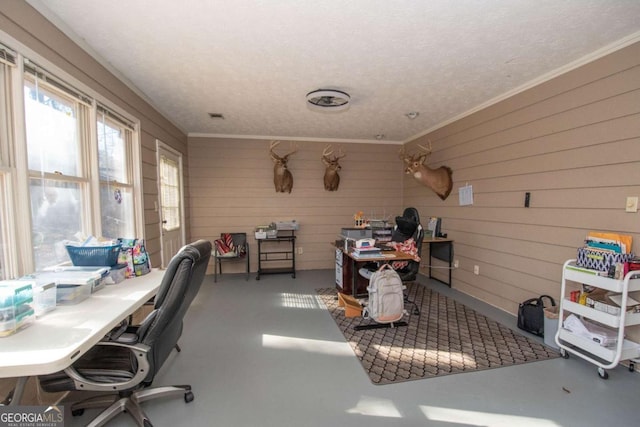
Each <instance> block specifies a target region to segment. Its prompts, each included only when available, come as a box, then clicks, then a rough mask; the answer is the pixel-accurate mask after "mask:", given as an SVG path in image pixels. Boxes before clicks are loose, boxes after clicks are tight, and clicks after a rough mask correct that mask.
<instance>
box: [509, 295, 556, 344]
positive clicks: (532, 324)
mask: <svg viewBox="0 0 640 427" xmlns="http://www.w3.org/2000/svg"><path fill="white" fill-rule="evenodd" d="M544 298H548V299H549V301H550V302H551V306H554V305H556V302H555V301H554V299H553V298H551V297H550V296H549V295H542V296H541V297H540V298H531V299H528V300H526V301H525V302H521V303H520V304H519V306H518V328H520V329H522V330H523V331H527V332H531V333H532V334H535V335H538V336H540V337H543V336H544V301H543V299H544Z"/></svg>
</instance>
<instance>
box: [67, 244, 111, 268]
mask: <svg viewBox="0 0 640 427" xmlns="http://www.w3.org/2000/svg"><path fill="white" fill-rule="evenodd" d="M65 246H66V248H67V252H68V253H69V258H71V262H72V263H73V265H76V266H83V267H86V266H96V267H111V266H113V265H116V264H117V263H118V255H120V248H121V247H122V244H120V243H118V244H116V245H111V246H72V245H65Z"/></svg>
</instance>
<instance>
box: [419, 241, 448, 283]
mask: <svg viewBox="0 0 640 427" xmlns="http://www.w3.org/2000/svg"><path fill="white" fill-rule="evenodd" d="M422 243H423V244H425V243H426V244H428V245H429V279H433V280H437V281H438V282H441V283H444V284H445V285H447V286H449V287H451V272H452V271H453V240H452V239H445V238H442V237H436V238H426V239H424V240H422ZM434 258H435V259H438V260H440V261H444V262H447V263H449V267H446V268H448V270H449V281H448V282H445V281H443V280H441V279H438V278H437V277H433V275H432V274H431V272H432V268H435V267H433V259H434Z"/></svg>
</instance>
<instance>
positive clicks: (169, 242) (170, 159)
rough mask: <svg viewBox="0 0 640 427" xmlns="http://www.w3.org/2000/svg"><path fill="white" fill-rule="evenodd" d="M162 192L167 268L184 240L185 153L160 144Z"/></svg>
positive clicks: (164, 251) (162, 236) (161, 202)
mask: <svg viewBox="0 0 640 427" xmlns="http://www.w3.org/2000/svg"><path fill="white" fill-rule="evenodd" d="M156 146H157V153H158V193H159V197H158V199H159V201H160V207H159V213H160V233H161V239H160V242H161V243H160V244H161V252H162V267H163V268H164V267H166V266H167V265H168V264H169V261H170V260H171V257H173V256H174V255H175V254H176V253H178V250H180V248H181V247H182V246H183V245H184V244H185V242H184V240H185V238H184V225H183V224H184V221H183V218H184V200H183V195H182V154H180V153H179V152H177V151H174V150H173V149H171V148H170V147H168V146H167V145H165V144H163V143H162V142H160V141H157V144H156Z"/></svg>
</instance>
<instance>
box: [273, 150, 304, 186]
mask: <svg viewBox="0 0 640 427" xmlns="http://www.w3.org/2000/svg"><path fill="white" fill-rule="evenodd" d="M279 144H280V141H271V144H270V145H269V154H270V155H271V159H272V160H273V163H274V164H273V184H274V185H275V187H276V193H285V192H286V193H291V189H292V188H293V175H291V171H289V169H288V168H287V162H288V161H289V156H290V155H292V154H293V153H295V152H296V151H298V147H295V148H294V147H293V143H292V144H291V149H292V151H290V152H289V153H287V154H285V155H284V156H278V155H277V154H276V153H275V151H273V150H274V149H275V148H276V147H277V146H278V145H279Z"/></svg>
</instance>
